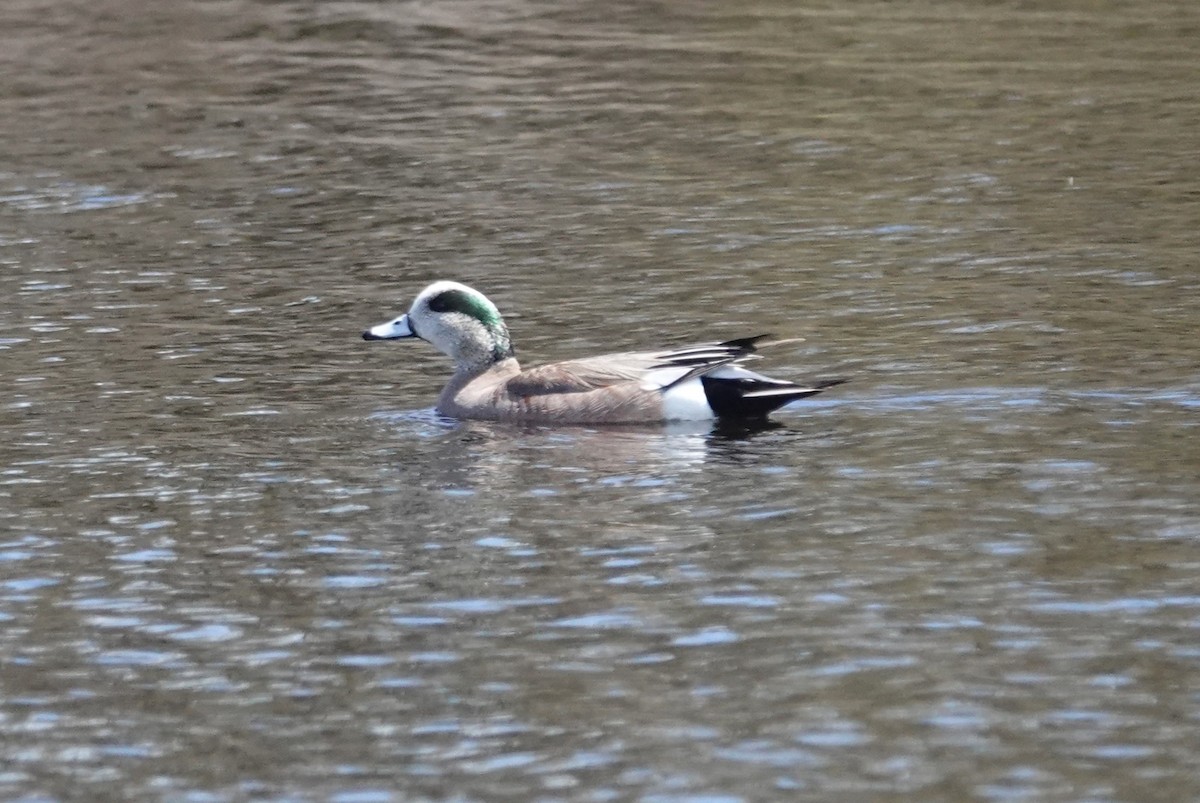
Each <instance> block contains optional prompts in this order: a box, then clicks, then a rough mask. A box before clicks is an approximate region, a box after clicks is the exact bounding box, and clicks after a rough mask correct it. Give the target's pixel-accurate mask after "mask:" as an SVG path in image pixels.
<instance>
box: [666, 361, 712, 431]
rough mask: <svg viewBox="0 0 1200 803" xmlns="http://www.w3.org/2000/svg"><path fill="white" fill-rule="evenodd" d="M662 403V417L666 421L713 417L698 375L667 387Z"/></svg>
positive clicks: (702, 419)
mask: <svg viewBox="0 0 1200 803" xmlns="http://www.w3.org/2000/svg"><path fill="white" fill-rule="evenodd" d="M664 370H665V369H664ZM662 404H663V417H664V418H665V419H666V420H668V421H707V420H709V419H711V418H715V416H714V414H713V410H712V408H711V407H709V406H708V397H707V396H705V395H704V385H703V384H701V382H700V377H698V376H697V377H692V378H691V379H688V380H685V381H683V382H680V383H679V384H677V385H672V386H671V387H669V388H667V390H666V391H664V392H663V398H662Z"/></svg>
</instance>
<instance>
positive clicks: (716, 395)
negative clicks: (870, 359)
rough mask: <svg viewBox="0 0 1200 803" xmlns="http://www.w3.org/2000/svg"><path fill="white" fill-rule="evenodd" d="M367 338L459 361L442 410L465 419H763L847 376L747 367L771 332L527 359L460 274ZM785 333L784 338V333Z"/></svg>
mask: <svg viewBox="0 0 1200 803" xmlns="http://www.w3.org/2000/svg"><path fill="white" fill-rule="evenodd" d="M362 337H363V339H364V340H402V339H408V338H417V339H421V340H424V341H426V342H428V343H429V344H430V345H432V346H433V347H434V348H436V349H437V350H438V351H440V352H442V353H443V354H445V355H446V356H448V357H450V359H452V360H453V361H454V375H453V376H452V377H451V378H450V381H449V382H448V383H447V385H446V387H445V388H444V389H443V390H442V392H441V395H440V396H439V397H438V400H437V405H436V410H437V412H438V413H440V414H441V415H444V416H447V417H450V418H459V419H481V420H490V421H509V422H523V423H531V424H655V423H669V422H683V421H706V420H722V421H728V420H765V419H766V418H767V416H768V415H769V414H770V413H772V412H774V411H775V410H777V409H778V408H780V407H782V406H784V405H786V404H789V403H791V402H794V401H796V400H797V399H804V398H807V397H809V396H813V395H815V394H817V393H820V392H822V391H823V390H825V389H827V388H829V387H832V386H834V385H838V384H841V383H842V382H843V381H845V380H842V379H832V380H825V381H821V382H815V383H811V384H808V385H800V384H797V383H794V382H789V381H787V380H783V379H772V378H771V377H767V376H763V375H762V374H758V373H754V372H753V371H750V370H748V369H746V368H745V367H744V366H743V364H744V363H746V362H748V361H750V360H752V359H756V358H757V357H758V355H757V354H756V352H757V350H758V346H759V345H760V343H761V342H762V341H763V340H765V339H766V338H768V337H770V335H756V336H754V337H744V338H738V339H735V340H725V341H721V342H715V343H699V344H695V345H690V346H684V347H682V348H675V349H671V348H667V349H662V350H656V351H629V352H621V353H616V354H603V355H599V356H595V357H584V358H582V359H574V360H567V361H565V362H556V363H551V364H548V365H540V366H537V367H533V368H522V367H521V365H520V364H519V363H518V362H517V358H516V352H515V351H514V350H513V345H512V338H511V337H510V336H509V333H508V327H507V326H506V325H505V323H504V319H503V318H502V317H501V315H500V311H499V310H498V309H497V308H496V305H495V304H493V303H492V302H491V301H490V300H489V299H488V298H487V296H485V295H484V294H483V293H481V292H479V291H478V290H475V289H474V288H472V287H468V286H467V285H465V284H461V283H459V282H454V281H447V280H442V281H437V282H434V283H433V284H430V285H429V286H428V287H426V288H425V289H424V290H422V291H421V292H420V293H419V294H418V295H417V297H416V298H415V299H414V300H413V302H412V305H411V306H410V307H409V308H408V311H407V312H405V313H404V314H402V315H400V316H399V317H397V318H394V319H392V320H389V321H386V322H384V323H381V324H379V325H377V326H372V327H371V328H370V329H367V330H366V331H365V332H363V334H362ZM781 342H786V341H781Z"/></svg>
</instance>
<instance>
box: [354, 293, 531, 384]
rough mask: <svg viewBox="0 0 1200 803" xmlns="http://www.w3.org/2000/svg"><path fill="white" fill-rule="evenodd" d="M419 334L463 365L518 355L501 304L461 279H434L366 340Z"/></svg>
mask: <svg viewBox="0 0 1200 803" xmlns="http://www.w3.org/2000/svg"><path fill="white" fill-rule="evenodd" d="M403 337H419V338H421V339H422V340H426V341H428V342H429V343H432V344H433V346H434V348H436V349H437V350H438V351H440V352H442V353H443V354H446V355H448V356H449V357H450V358H451V359H453V360H454V364H455V366H456V367H457V368H459V369H467V370H479V369H482V368H486V367H488V366H490V365H492V364H493V363H497V362H500V361H501V360H506V359H508V358H510V357H512V356H513V348H512V342H511V341H510V340H509V337H508V327H506V326H505V325H504V319H503V318H501V317H500V311H499V310H497V309H496V305H495V304H493V303H492V302H491V301H488V299H487V296H485V295H484V294H483V293H481V292H479V291H478V290H474V289H472V288H470V287H467V286H466V285H465V284H459V283H458V282H447V281H441V282H434V283H433V284H431V285H429V286H428V287H426V288H425V289H424V290H422V291H421V293H420V295H418V296H417V297H416V299H414V300H413V303H412V306H410V307H409V308H408V312H407V313H405V314H404V315H401V316H400V317H399V318H396V319H394V320H391V321H388V322H387V323H381V324H379V325H378V326H372V327H371V328H370V329H368V330H367V331H365V332H363V340H397V339H399V338H403Z"/></svg>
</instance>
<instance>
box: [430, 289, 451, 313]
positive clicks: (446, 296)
mask: <svg viewBox="0 0 1200 803" xmlns="http://www.w3.org/2000/svg"><path fill="white" fill-rule="evenodd" d="M451 301H452V299H451V297H450V293H448V292H447V293H438V294H437V295H436V296H434V297H433V298H431V299H429V309H431V310H433V311H434V312H449V311H450V309H451V306H450V304H451Z"/></svg>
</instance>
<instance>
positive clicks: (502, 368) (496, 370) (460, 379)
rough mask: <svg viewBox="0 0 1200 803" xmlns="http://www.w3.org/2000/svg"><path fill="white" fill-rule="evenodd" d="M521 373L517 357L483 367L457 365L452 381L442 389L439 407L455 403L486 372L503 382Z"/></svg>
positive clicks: (443, 407)
mask: <svg viewBox="0 0 1200 803" xmlns="http://www.w3.org/2000/svg"><path fill="white" fill-rule="evenodd" d="M519 373H521V366H520V364H518V363H517V359H516V357H508V358H507V359H503V360H500V361H498V362H493V363H489V364H488V365H485V366H483V367H479V366H463V365H459V366H456V368H455V371H454V376H452V377H450V381H449V382H447V383H446V387H445V388H443V389H442V395H441V398H440V400H439V401H438V409H446V407H447V404H453V403H454V401H455V398H456V397H457V396H458V394H459V392H460V391H461V390H462V389H463V388H465V387H466V386H467V385H469V384H471V383H472V382H474V381H475V380H476V379H479V377H481V376H483V375H484V374H487V375H488V378H489V379H493V378H494V379H495V381H496V382H503V381H504V380H506V379H508V378H510V377H513V376H516V375H517V374H519Z"/></svg>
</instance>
